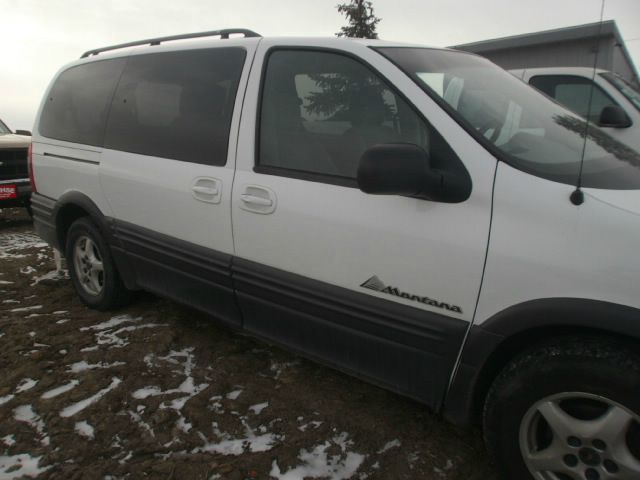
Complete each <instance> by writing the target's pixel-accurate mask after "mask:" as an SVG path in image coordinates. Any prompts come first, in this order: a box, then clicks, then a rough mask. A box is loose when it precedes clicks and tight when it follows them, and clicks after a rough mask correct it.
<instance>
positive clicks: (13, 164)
mask: <svg viewBox="0 0 640 480" xmlns="http://www.w3.org/2000/svg"><path fill="white" fill-rule="evenodd" d="M30 145H31V132H28V131H26V130H16V132H15V133H13V132H12V131H11V130H10V129H9V127H7V125H6V124H4V123H3V122H2V120H0V208H9V207H25V208H26V209H27V211H28V212H29V214H30V215H31V185H30V183H29V171H28V156H29V154H28V152H29V146H30Z"/></svg>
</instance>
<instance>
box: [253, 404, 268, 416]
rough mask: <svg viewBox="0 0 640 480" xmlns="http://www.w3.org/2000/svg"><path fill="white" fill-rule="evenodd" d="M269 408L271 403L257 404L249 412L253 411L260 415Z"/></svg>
mask: <svg viewBox="0 0 640 480" xmlns="http://www.w3.org/2000/svg"><path fill="white" fill-rule="evenodd" d="M268 406H269V402H263V403H257V404H256V405H251V406H250V407H249V410H251V411H252V412H253V413H254V414H256V415H260V413H261V412H262V410H264V409H265V408H267V407H268Z"/></svg>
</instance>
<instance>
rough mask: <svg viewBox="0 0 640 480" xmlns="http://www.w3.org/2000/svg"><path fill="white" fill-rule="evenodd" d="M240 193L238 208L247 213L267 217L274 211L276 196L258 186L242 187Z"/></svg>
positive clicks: (265, 188) (272, 192)
mask: <svg viewBox="0 0 640 480" xmlns="http://www.w3.org/2000/svg"><path fill="white" fill-rule="evenodd" d="M240 191H241V192H242V193H241V194H240V202H239V203H240V205H239V206H240V208H241V209H242V210H246V211H247V212H253V213H260V214H262V215H268V214H270V213H273V212H274V211H275V209H276V204H277V201H276V194H275V192H274V191H273V190H271V189H270V188H267V187H263V186H260V185H244V186H243V187H242V188H241V189H240Z"/></svg>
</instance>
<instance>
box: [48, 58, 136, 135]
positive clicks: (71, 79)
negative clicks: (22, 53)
mask: <svg viewBox="0 0 640 480" xmlns="http://www.w3.org/2000/svg"><path fill="white" fill-rule="evenodd" d="M124 64H125V60H124V59H120V58H119V59H114V60H101V61H97V62H91V63H86V64H84V65H78V66H76V67H71V68H69V69H68V70H66V71H64V72H62V73H61V74H60V76H59V77H58V78H57V80H56V82H55V83H54V85H53V87H52V88H51V91H50V92H49V95H48V97H47V99H46V103H45V105H44V108H43V110H42V115H41V117H40V125H39V131H40V134H41V135H43V136H45V137H48V138H53V139H56V140H64V141H67V142H74V143H81V144H85V145H94V146H102V139H103V136H104V129H105V125H106V121H107V115H108V113H109V104H110V101H111V97H112V95H113V90H114V88H115V86H116V82H117V81H118V77H119V76H120V73H121V72H122V68H123V66H124Z"/></svg>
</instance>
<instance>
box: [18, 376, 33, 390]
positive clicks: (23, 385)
mask: <svg viewBox="0 0 640 480" xmlns="http://www.w3.org/2000/svg"><path fill="white" fill-rule="evenodd" d="M37 384H38V380H34V379H33V378H23V379H22V380H20V383H19V384H18V386H17V387H16V393H22V392H26V391H27V390H31V389H32V388H33V387H35V386H36V385H37Z"/></svg>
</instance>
